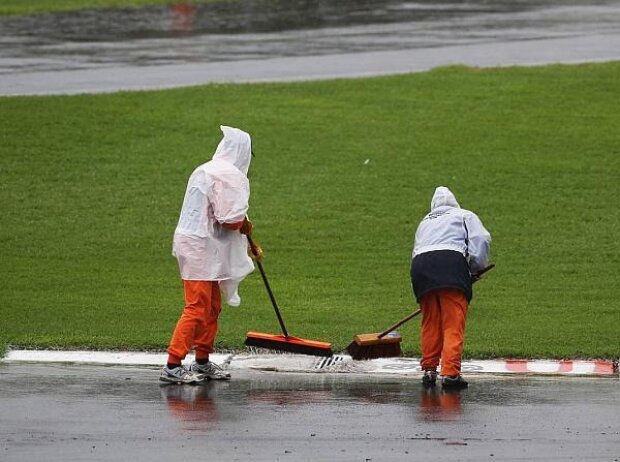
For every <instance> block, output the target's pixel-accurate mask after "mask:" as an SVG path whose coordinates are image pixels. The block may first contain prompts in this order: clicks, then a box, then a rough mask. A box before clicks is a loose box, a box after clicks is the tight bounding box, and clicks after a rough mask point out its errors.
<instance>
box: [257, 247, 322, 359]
mask: <svg viewBox="0 0 620 462" xmlns="http://www.w3.org/2000/svg"><path fill="white" fill-rule="evenodd" d="M247 238H248V243H249V244H250V251H251V252H252V255H254V260H255V261H256V265H257V266H258V269H259V271H260V275H261V276H262V278H263V282H264V283H265V287H266V288H267V293H268V294H269V299H270V300H271V304H272V305H273V309H274V310H275V312H276V316H277V317H278V322H279V323H280V328H281V329H282V334H283V335H273V334H264V333H262V332H248V333H247V336H246V339H245V344H246V345H248V346H254V347H259V348H267V349H270V350H279V351H287V352H290V353H301V354H304V355H313V356H332V355H333V354H334V353H333V351H332V346H331V344H330V343H326V342H320V341H318V340H306V339H303V338H299V337H293V336H292V335H289V334H288V331H287V330H286V327H285V326H284V320H283V319H282V315H281V314H280V309H279V308H278V304H277V303H276V299H275V297H274V295H273V292H272V291H271V287H270V286H269V281H267V275H266V274H265V270H264V269H263V264H262V263H261V251H260V250H259V247H258V246H257V245H256V244H255V243H254V241H253V240H252V238H251V237H250V236H249V235H248V236H247Z"/></svg>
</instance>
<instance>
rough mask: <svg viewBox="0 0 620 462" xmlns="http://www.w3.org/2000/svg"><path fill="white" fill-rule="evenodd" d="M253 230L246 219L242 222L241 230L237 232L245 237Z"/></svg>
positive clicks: (250, 223)
mask: <svg viewBox="0 0 620 462" xmlns="http://www.w3.org/2000/svg"><path fill="white" fill-rule="evenodd" d="M253 229H254V226H252V222H251V221H250V220H249V219H248V218H247V217H246V218H245V219H244V220H243V224H242V225H241V228H239V232H240V233H241V234H245V235H246V236H247V235H248V234H252V230H253Z"/></svg>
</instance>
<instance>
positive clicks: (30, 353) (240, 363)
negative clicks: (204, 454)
mask: <svg viewBox="0 0 620 462" xmlns="http://www.w3.org/2000/svg"><path fill="white" fill-rule="evenodd" d="M166 359H167V354H166V353H149V352H132V351H51V350H10V351H9V352H8V354H7V356H6V357H5V358H4V359H2V361H3V362H6V363H19V362H37V363H70V364H101V365H132V366H157V367H159V366H163V365H164V364H165V363H166ZM193 359H194V357H193V355H188V356H187V357H186V358H185V363H186V364H189V363H190V362H191V361H193ZM211 359H212V361H214V362H215V363H217V364H222V363H226V366H227V368H228V369H230V370H235V369H236V370H242V369H254V370H262V371H273V372H302V373H353V374H387V375H394V374H395V375H419V374H420V373H421V368H420V361H419V359H417V358H380V359H373V360H369V361H355V360H353V359H352V358H351V357H350V356H348V355H335V356H333V357H331V358H321V357H314V356H306V355H294V354H273V353H269V354H248V353H239V354H222V353H215V354H212V355H211ZM462 371H463V373H466V374H471V373H473V374H485V373H488V374H526V375H571V376H580V375H581V376H583V375H589V376H617V375H618V369H617V362H614V361H609V360H602V361H582V360H575V361H554V360H518V359H507V360H504V359H497V360H470V361H463V363H462Z"/></svg>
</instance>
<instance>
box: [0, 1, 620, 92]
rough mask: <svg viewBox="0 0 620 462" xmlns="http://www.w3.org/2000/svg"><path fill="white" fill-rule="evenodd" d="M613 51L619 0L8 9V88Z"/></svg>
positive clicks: (175, 82) (561, 58) (113, 86)
mask: <svg viewBox="0 0 620 462" xmlns="http://www.w3.org/2000/svg"><path fill="white" fill-rule="evenodd" d="M611 59H620V1H618V0H612V1H600V0H598V1H589V0H575V1H571V2H569V3H566V2H559V1H554V0H543V1H534V0H517V1H511V2H506V1H499V0H495V1H494V0H469V1H460V2H455V1H433V2H430V1H418V2H409V1H402V0H349V1H316V2H308V1H304V0H242V1H235V2H220V3H213V4H203V5H195V6H192V5H188V4H183V3H179V4H176V5H172V6H168V7H156V8H152V7H151V8H134V9H125V10H86V11H80V12H73V13H57V14H42V15H30V16H21V17H5V18H0V94H39V93H79V92H96V91H115V90H118V89H138V88H162V87H174V86H183V85H195V84H200V83H207V82H245V81H278V80H306V79H320V78H332V77H353V76H365V75H380V74H390V73H401V72H412V71H419V70H426V69H430V68H433V67H436V66H441V65H447V64H459V63H461V64H467V65H476V66H494V65H510V64H528V65H529V64H542V63H548V62H583V61H602V60H611Z"/></svg>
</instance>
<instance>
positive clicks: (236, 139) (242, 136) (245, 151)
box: [213, 125, 252, 176]
mask: <svg viewBox="0 0 620 462" xmlns="http://www.w3.org/2000/svg"><path fill="white" fill-rule="evenodd" d="M220 129H221V130H222V133H223V134H224V137H223V138H222V140H221V141H220V143H219V144H218V145H217V149H216V150H215V154H213V160H223V161H225V162H228V163H230V164H232V165H234V166H235V167H237V168H238V169H239V170H240V171H241V172H242V173H243V174H244V175H246V176H247V174H248V169H249V168H250V160H251V158H252V140H251V139H250V135H249V134H248V133H246V132H244V131H243V130H239V129H238V128H233V127H227V126H226V125H220Z"/></svg>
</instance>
